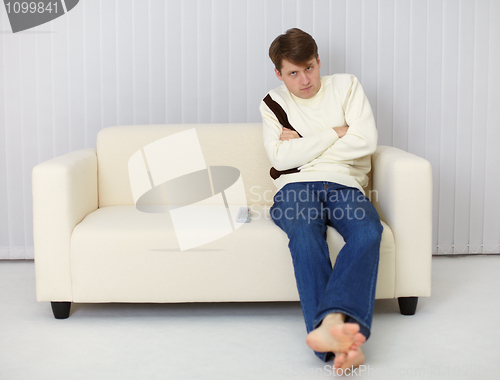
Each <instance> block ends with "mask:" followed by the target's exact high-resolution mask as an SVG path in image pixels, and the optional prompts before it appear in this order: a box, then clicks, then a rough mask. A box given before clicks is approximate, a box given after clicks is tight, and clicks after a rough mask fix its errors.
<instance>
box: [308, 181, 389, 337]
mask: <svg viewBox="0 0 500 380" xmlns="http://www.w3.org/2000/svg"><path fill="white" fill-rule="evenodd" d="M325 207H326V208H327V210H328V211H327V220H328V224H330V225H331V226H332V227H333V228H335V229H336V230H337V231H338V232H339V233H340V234H341V235H342V237H343V238H344V240H345V245H344V247H343V248H342V250H341V251H340V253H339V255H338V257H337V259H336V262H335V265H334V267H333V270H332V272H331V275H330V278H329V280H328V282H327V285H326V287H325V291H324V293H323V296H322V298H321V301H320V304H319V306H318V309H317V314H316V316H315V320H314V324H315V325H318V324H319V323H320V322H321V321H322V319H323V318H324V317H325V316H326V315H327V314H329V313H331V312H342V313H344V314H346V315H347V319H346V322H357V323H358V324H359V326H360V332H361V333H362V334H363V335H364V336H365V337H366V339H368V338H369V336H370V328H371V323H372V318H373V307H374V301H375V287H376V282H377V272H378V262H379V250H380V240H381V236H382V225H381V223H380V218H379V216H378V213H377V211H376V210H375V207H373V205H372V204H371V203H370V201H369V200H368V198H367V197H366V196H364V195H363V194H362V193H361V192H360V191H359V190H358V189H355V188H350V187H345V186H342V185H338V184H331V185H330V186H329V187H328V193H327V199H326V201H325Z"/></svg>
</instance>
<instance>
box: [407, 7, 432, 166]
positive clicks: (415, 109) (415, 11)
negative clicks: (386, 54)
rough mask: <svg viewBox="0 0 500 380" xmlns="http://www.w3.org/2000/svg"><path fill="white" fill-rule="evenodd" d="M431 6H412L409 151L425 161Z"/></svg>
mask: <svg viewBox="0 0 500 380" xmlns="http://www.w3.org/2000/svg"><path fill="white" fill-rule="evenodd" d="M426 36H427V3H426V2H425V1H418V0H413V1H412V2H411V4H410V73H409V75H410V77H409V86H410V92H409V99H408V103H409V105H408V151H409V152H411V153H414V154H416V155H417V156H420V157H425V136H426V114H427V110H426V102H425V95H426V81H425V80H424V78H426V76H427V67H426V65H427V40H426Z"/></svg>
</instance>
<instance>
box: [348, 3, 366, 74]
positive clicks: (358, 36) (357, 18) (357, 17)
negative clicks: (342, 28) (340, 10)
mask: <svg viewBox="0 0 500 380" xmlns="http://www.w3.org/2000/svg"><path fill="white" fill-rule="evenodd" d="M362 15H363V8H362V2H361V0H352V1H348V2H347V3H346V45H345V46H346V49H345V71H346V72H347V73H349V74H354V75H355V76H356V77H357V78H358V79H359V80H360V81H361V83H363V76H362V74H363V70H362V68H361V66H362V62H363V52H362V50H361V49H362V41H363V40H362V23H363V20H362Z"/></svg>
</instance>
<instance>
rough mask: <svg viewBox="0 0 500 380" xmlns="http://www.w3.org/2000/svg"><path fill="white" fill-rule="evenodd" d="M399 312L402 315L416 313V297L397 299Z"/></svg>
mask: <svg viewBox="0 0 500 380" xmlns="http://www.w3.org/2000/svg"><path fill="white" fill-rule="evenodd" d="M398 303H399V311H400V312H401V314H403V315H414V314H415V312H416V311H417V303H418V297H399V298H398Z"/></svg>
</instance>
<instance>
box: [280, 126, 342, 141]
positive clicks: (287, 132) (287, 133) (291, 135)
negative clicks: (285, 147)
mask: <svg viewBox="0 0 500 380" xmlns="http://www.w3.org/2000/svg"><path fill="white" fill-rule="evenodd" d="M348 128H349V126H347V127H333V129H334V130H335V132H337V134H338V135H339V139H340V138H342V137H344V136H345V134H346V133H347V129H348ZM298 138H299V134H298V133H297V132H295V131H293V130H291V129H288V128H286V127H283V132H281V135H280V140H281V141H287V140H291V139H298Z"/></svg>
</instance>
